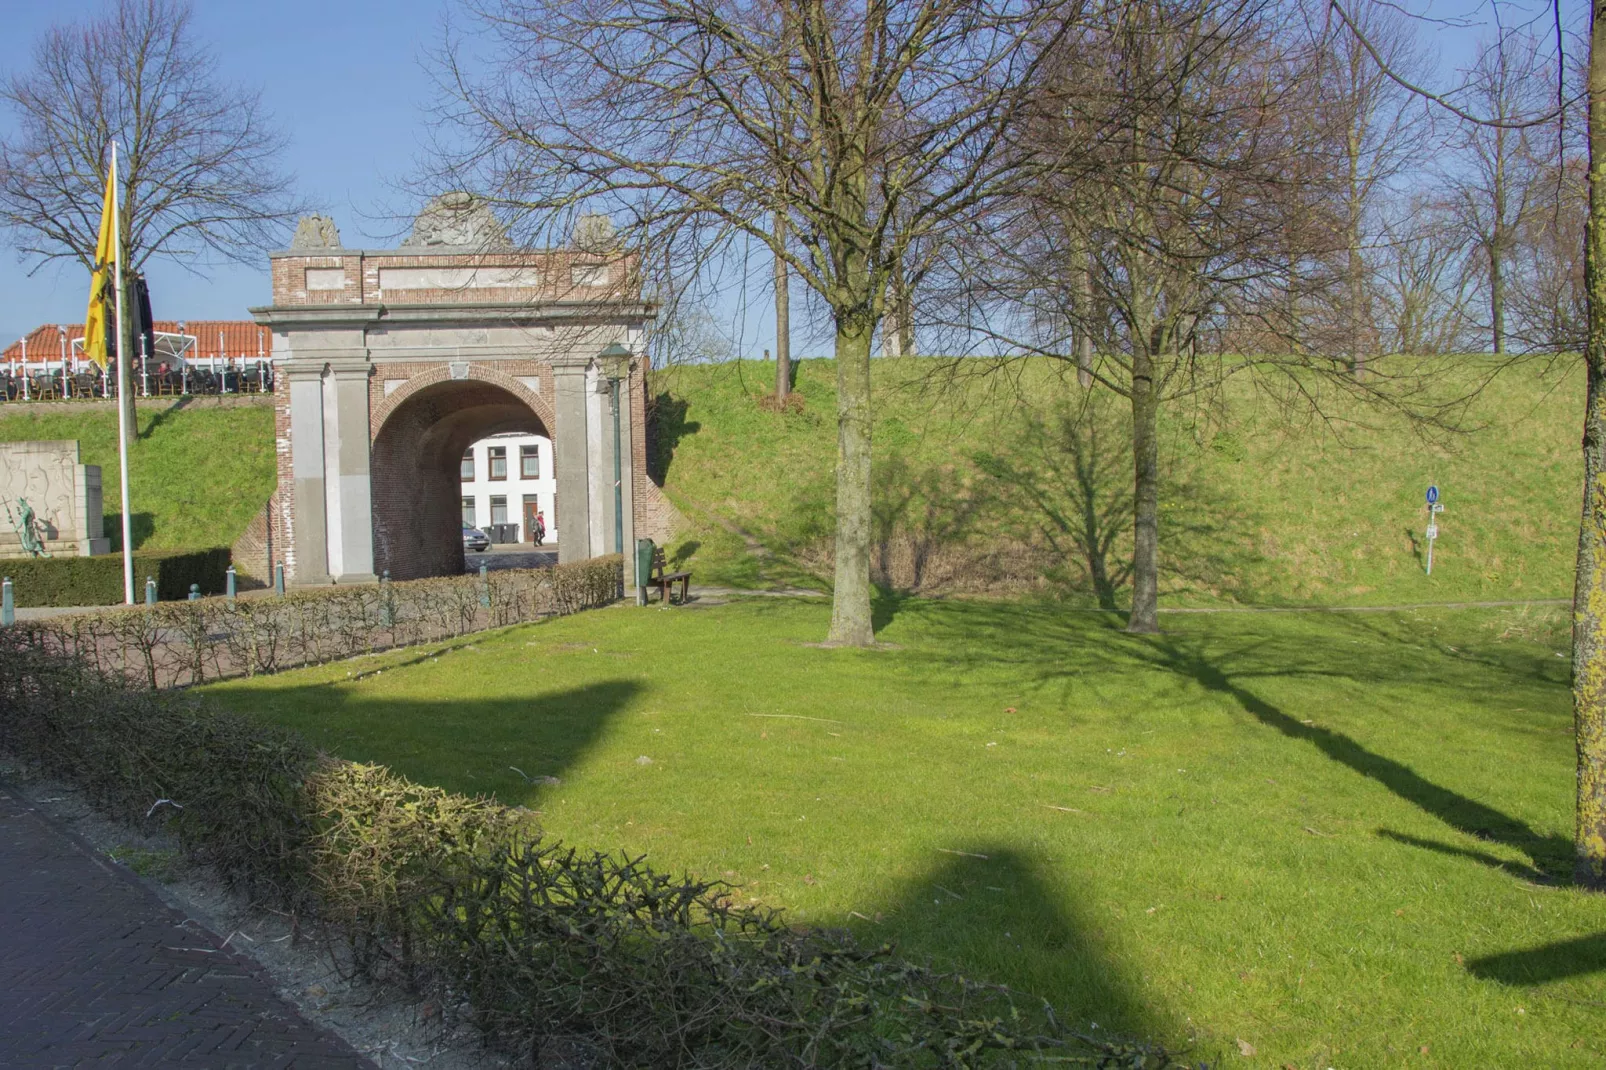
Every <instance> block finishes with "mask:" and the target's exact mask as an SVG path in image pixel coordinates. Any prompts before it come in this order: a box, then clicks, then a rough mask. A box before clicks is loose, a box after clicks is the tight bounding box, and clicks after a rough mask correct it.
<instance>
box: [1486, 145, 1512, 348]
mask: <svg viewBox="0 0 1606 1070" xmlns="http://www.w3.org/2000/svg"><path fill="white" fill-rule="evenodd" d="M1494 138H1495V141H1494V144H1495V150H1494V174H1493V175H1492V176H1491V177H1492V178H1493V183H1492V185H1491V187H1490V191H1489V192H1490V194H1491V196H1490V214H1491V215H1492V216H1493V222H1492V224H1491V227H1490V230H1489V329H1490V331H1491V332H1492V333H1493V335H1494V351H1495V355H1496V356H1499V355H1500V354H1502V353H1504V352H1505V351H1506V276H1505V270H1504V265H1505V259H1506V243H1507V241H1508V240H1509V239H1508V238H1507V236H1506V130H1505V128H1504V127H1496V128H1495V131H1494Z"/></svg>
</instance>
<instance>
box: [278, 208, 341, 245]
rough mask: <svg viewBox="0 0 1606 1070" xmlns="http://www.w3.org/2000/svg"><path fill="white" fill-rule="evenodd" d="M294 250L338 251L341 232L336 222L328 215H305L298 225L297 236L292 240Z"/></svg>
mask: <svg viewBox="0 0 1606 1070" xmlns="http://www.w3.org/2000/svg"><path fill="white" fill-rule="evenodd" d="M290 248H292V249H338V248H340V231H339V229H337V228H336V227H335V221H334V220H333V219H330V218H329V217H328V216H326V215H304V216H302V217H301V221H300V222H299V223H297V224H296V236H295V237H294V238H291V239H290Z"/></svg>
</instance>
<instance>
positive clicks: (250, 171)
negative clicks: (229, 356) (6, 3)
mask: <svg viewBox="0 0 1606 1070" xmlns="http://www.w3.org/2000/svg"><path fill="white" fill-rule="evenodd" d="M222 69H223V68H222V66H221V65H220V64H219V63H218V62H217V60H216V58H215V57H214V56H212V55H211V54H210V53H209V52H208V51H207V50H206V49H205V48H204V47H202V46H201V45H200V44H198V43H197V42H196V40H195V38H194V34H193V31H192V28H191V25H190V7H189V5H188V4H186V3H183V2H179V0H118V2H117V4H116V5H115V6H114V7H113V8H111V10H109V11H108V12H107V13H106V14H105V15H104V16H102V17H100V18H97V19H93V20H91V21H89V22H87V23H82V24H73V25H63V26H58V27H56V28H54V29H51V30H49V31H47V32H46V33H45V34H44V36H43V37H41V38H40V39H39V40H38V41H37V42H36V43H35V45H34V48H33V56H32V64H31V66H30V67H28V68H26V69H25V70H23V71H21V72H20V73H18V74H16V75H13V76H12V77H11V78H10V79H8V80H7V81H6V82H5V83H4V84H3V86H0V103H3V104H4V105H5V106H6V107H7V108H8V109H9V111H10V112H11V115H12V119H13V123H14V129H15V131H16V132H15V134H14V135H13V136H12V137H10V138H8V139H6V140H5V141H4V142H0V226H3V227H4V228H5V230H6V231H7V236H8V237H9V238H10V240H11V242H12V244H13V245H14V246H15V248H16V249H17V251H18V252H19V253H20V254H21V255H22V256H23V257H24V258H26V259H28V260H31V261H33V262H34V264H35V266H36V267H37V266H42V265H44V264H48V263H52V262H56V261H61V260H71V261H76V262H77V263H78V264H79V265H80V266H81V267H83V269H84V279H85V292H86V294H87V292H88V277H89V272H90V270H92V269H93V267H94V261H95V240H96V237H97V235H98V232H99V227H100V211H101V204H102V194H103V192H104V190H105V185H106V172H107V169H108V167H109V164H110V154H111V142H112V141H113V140H115V141H116V142H117V145H118V151H119V154H120V158H119V160H118V170H119V172H120V177H121V179H122V182H123V191H122V194H123V209H122V229H123V234H122V238H123V248H124V250H125V255H126V257H127V263H126V266H127V267H128V268H129V269H131V271H140V270H142V269H143V268H144V266H145V264H146V262H147V261H149V260H150V259H152V258H153V257H155V258H166V259H171V260H177V261H179V262H182V263H183V264H184V265H185V266H186V267H189V268H191V269H202V268H204V267H205V265H206V261H207V259H208V258H209V257H211V258H214V259H215V258H222V259H230V260H246V259H250V260H255V259H256V258H257V257H259V256H260V255H261V250H262V248H263V247H264V246H265V245H268V244H270V243H271V242H272V241H273V240H274V239H275V238H276V237H277V236H279V235H281V234H282V233H283V229H284V227H285V225H286V224H288V223H289V222H291V221H292V220H294V218H295V217H296V216H297V215H298V214H299V213H300V212H301V211H303V206H302V205H301V204H300V203H299V202H298V201H297V200H296V199H295V197H294V196H293V194H292V183H291V180H290V178H289V177H287V176H286V175H285V174H283V173H282V172H280V171H279V170H278V169H277V166H276V165H277V161H278V157H279V155H280V153H281V151H282V150H283V148H284V145H285V139H284V137H283V136H282V135H281V134H280V133H279V132H278V131H277V130H275V129H274V127H273V126H272V124H271V123H270V122H269V119H268V116H267V114H266V113H265V111H264V110H263V108H262V104H261V99H260V97H259V95H258V94H257V93H256V92H254V91H251V90H247V89H241V88H238V87H234V86H231V85H229V84H228V83H227V82H226V81H223V80H222V79H220V78H219V77H218V72H219V71H221V70H222ZM123 348H124V351H125V352H128V351H129V350H130V349H131V346H130V345H129V344H128V339H124V347H123ZM129 424H130V427H132V426H133V422H132V421H130V422H129Z"/></svg>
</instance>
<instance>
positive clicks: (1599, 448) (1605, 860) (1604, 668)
mask: <svg viewBox="0 0 1606 1070" xmlns="http://www.w3.org/2000/svg"><path fill="white" fill-rule="evenodd" d="M1590 16H1591V18H1590V49H1589V127H1588V129H1589V138H1588V144H1589V216H1588V220H1587V224H1586V225H1587V228H1588V229H1587V236H1586V238H1585V240H1584V276H1585V294H1586V297H1587V299H1588V312H1587V315H1588V340H1587V342H1586V344H1585V347H1584V359H1585V364H1586V366H1587V369H1588V377H1589V380H1588V387H1587V394H1586V398H1587V400H1586V402H1585V409H1584V508H1583V519H1582V523H1581V524H1580V525H1579V532H1578V572H1577V580H1576V587H1575V588H1574V590H1573V721H1574V730H1575V733H1576V738H1577V748H1578V813H1577V830H1576V835H1575V838H1574V845H1575V850H1576V853H1577V859H1576V863H1575V875H1576V879H1577V881H1578V883H1579V884H1580V885H1582V886H1584V887H1586V888H1592V889H1595V890H1597V891H1606V485H1603V483H1602V477H1603V476H1606V275H1603V271H1606V0H1595V2H1594V3H1592V4H1591V5H1590Z"/></svg>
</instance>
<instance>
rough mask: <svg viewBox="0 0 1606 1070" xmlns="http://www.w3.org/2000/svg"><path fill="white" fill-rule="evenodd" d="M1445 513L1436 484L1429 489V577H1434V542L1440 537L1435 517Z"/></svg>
mask: <svg viewBox="0 0 1606 1070" xmlns="http://www.w3.org/2000/svg"><path fill="white" fill-rule="evenodd" d="M1442 512H1444V505H1443V503H1441V502H1440V501H1439V487H1438V484H1434V485H1432V486H1430V487H1428V575H1429V576H1431V575H1433V540H1434V539H1437V538H1438V537H1439V525H1438V523H1437V522H1436V521H1435V519H1434V518H1435V517H1436V516H1437V515H1438V514H1439V513H1442Z"/></svg>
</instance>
